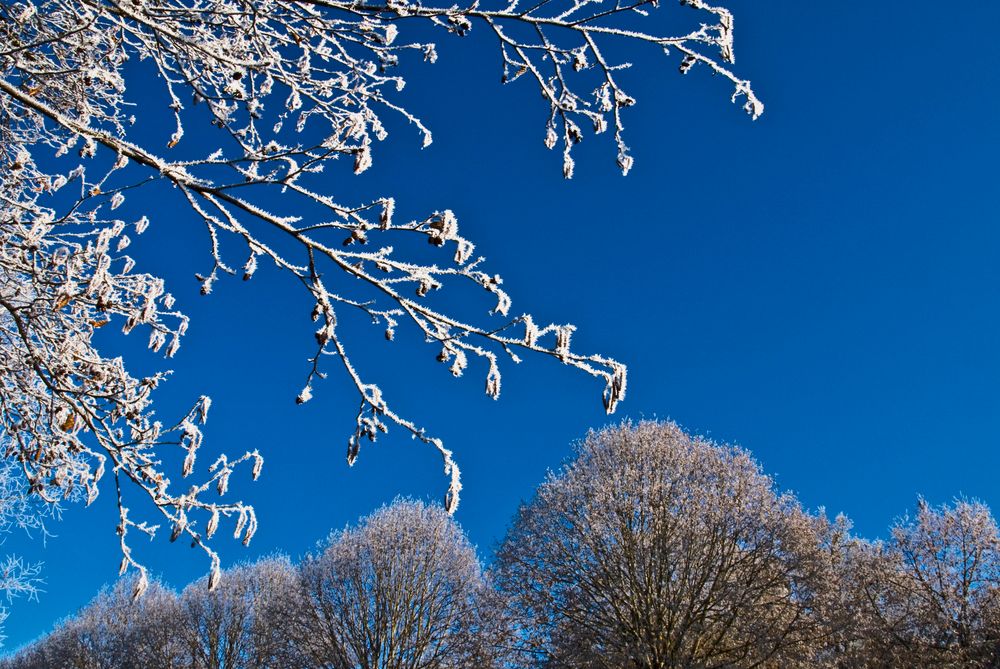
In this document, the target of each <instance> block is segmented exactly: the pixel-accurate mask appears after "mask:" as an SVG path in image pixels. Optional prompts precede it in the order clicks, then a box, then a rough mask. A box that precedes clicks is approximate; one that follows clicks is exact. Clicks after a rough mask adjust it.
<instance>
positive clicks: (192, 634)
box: [180, 558, 301, 669]
mask: <svg viewBox="0 0 1000 669" xmlns="http://www.w3.org/2000/svg"><path fill="white" fill-rule="evenodd" d="M206 581H207V579H206V578H203V579H201V580H200V581H196V582H195V583H192V584H191V585H189V586H188V587H187V588H185V589H184V592H182V593H181V597H180V609H181V614H180V615H181V619H182V621H183V622H182V623H181V627H182V638H183V639H184V640H185V642H186V644H187V648H188V653H189V656H190V661H191V663H190V665H189V666H190V667H191V669H255V668H257V667H293V666H296V665H297V664H298V665H299V666H301V663H297V662H295V661H294V659H293V657H292V654H293V653H294V652H295V651H294V645H295V642H294V641H293V640H292V639H291V637H290V636H289V634H290V628H289V625H288V621H289V620H291V618H292V617H293V616H294V615H295V613H296V610H295V606H294V603H295V602H297V598H296V597H295V595H296V593H297V591H298V579H297V575H296V572H295V569H294V568H293V567H292V565H291V563H290V562H289V561H288V559H287V558H265V559H262V560H259V561H258V562H255V563H253V564H248V565H242V566H239V567H235V568H233V569H229V570H227V571H226V572H225V574H224V577H223V578H222V580H221V581H220V584H219V586H218V587H217V588H215V589H213V590H211V591H210V590H209V589H208V588H207V587H206Z"/></svg>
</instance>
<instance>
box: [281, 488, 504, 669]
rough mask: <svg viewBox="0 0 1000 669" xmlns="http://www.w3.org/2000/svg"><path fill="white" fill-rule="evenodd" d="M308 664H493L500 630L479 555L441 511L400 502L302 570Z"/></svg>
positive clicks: (415, 667)
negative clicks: (478, 558) (477, 556)
mask: <svg viewBox="0 0 1000 669" xmlns="http://www.w3.org/2000/svg"><path fill="white" fill-rule="evenodd" d="M300 572H301V579H302V581H301V582H302V591H303V594H304V598H305V616H304V621H303V627H302V629H301V631H299V632H298V633H296V635H295V637H296V641H297V644H299V646H300V650H301V651H302V652H304V653H305V654H306V656H307V659H308V662H307V664H308V665H309V666H313V667H330V668H331V669H333V668H335V669H348V668H353V667H359V668H360V667H380V668H381V669H404V668H405V669H458V668H460V667H473V666H474V667H483V668H484V669H488V668H489V667H494V666H498V662H499V658H501V657H502V656H503V655H504V653H505V650H504V645H505V644H504V641H506V637H505V635H506V630H505V628H504V625H503V617H502V616H499V617H498V616H496V615H495V614H497V613H499V611H500V609H499V607H497V606H496V598H495V596H494V594H493V593H492V591H491V590H490V588H489V587H488V584H487V583H486V581H485V580H484V579H483V575H482V571H481V569H480V566H479V561H478V560H477V558H476V553H475V550H473V548H472V546H470V545H469V542H468V540H467V539H466V538H465V535H464V534H463V533H462V531H461V529H459V527H458V525H456V524H455V522H454V521H453V520H452V519H451V518H450V517H449V516H448V515H447V514H446V513H445V512H444V511H443V510H442V509H441V508H439V507H435V506H428V505H425V504H423V503H421V502H408V501H397V502H396V503H394V504H393V505H391V506H388V507H384V508H382V509H381V510H379V511H377V512H375V513H374V514H372V515H371V516H369V517H367V518H366V519H364V520H363V521H362V523H361V525H360V526H359V527H357V528H354V529H347V530H344V531H342V532H339V533H336V534H333V535H332V536H331V537H330V539H329V541H328V543H327V545H326V547H325V549H324V550H323V551H322V552H321V553H319V554H317V555H313V556H310V557H309V558H307V559H306V560H305V561H304V562H303V563H302V565H301V567H300Z"/></svg>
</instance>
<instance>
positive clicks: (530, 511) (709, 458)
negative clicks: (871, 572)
mask: <svg viewBox="0 0 1000 669" xmlns="http://www.w3.org/2000/svg"><path fill="white" fill-rule="evenodd" d="M824 533H825V531H824V523H822V522H818V521H817V519H814V518H811V517H810V516H808V515H807V514H805V513H803V512H802V510H801V509H800V508H799V507H798V505H797V503H796V502H795V501H794V500H793V499H792V498H791V497H790V496H788V495H778V494H776V493H775V492H774V491H773V484H772V481H771V480H770V479H769V478H768V477H767V476H765V475H764V474H762V473H761V472H760V469H759V467H758V465H757V463H756V462H754V461H753V459H752V458H751V457H750V456H749V454H747V453H746V452H745V451H742V450H740V449H738V448H731V447H725V446H716V445H714V444H712V443H710V442H707V441H704V440H701V439H699V438H695V437H690V436H688V435H686V434H685V433H684V432H682V431H681V430H680V428H678V427H677V426H676V425H674V424H672V423H662V424H661V423H642V424H639V425H637V426H635V427H633V426H631V425H624V426H621V427H615V428H609V429H607V430H604V431H602V432H599V433H593V434H591V435H590V436H589V437H588V438H587V439H586V441H584V442H583V443H582V444H581V445H580V447H579V451H578V456H577V458H576V459H575V460H574V461H573V462H572V463H570V464H569V465H567V466H566V467H565V468H564V469H563V470H562V471H561V472H560V473H558V474H554V475H552V476H551V477H550V478H549V479H548V480H547V481H546V482H545V483H544V484H543V485H542V486H541V487H540V488H539V490H538V493H537V496H536V497H535V498H534V499H533V500H532V501H531V502H529V503H528V504H526V505H525V506H523V507H522V509H521V511H520V512H519V514H518V516H517V518H516V520H515V523H514V526H513V527H512V529H511V530H510V532H509V534H508V536H507V538H506V540H505V541H504V543H503V544H502V546H501V548H500V550H499V553H498V557H497V575H498V584H499V586H500V587H501V589H502V590H504V591H505V592H506V593H507V594H508V596H509V597H510V598H511V599H512V601H513V602H514V603H515V608H516V610H517V611H518V614H519V616H520V620H519V624H520V628H521V630H522V639H521V643H522V647H523V649H524V651H525V657H526V658H530V661H529V663H531V664H532V665H533V666H535V664H537V666H545V667H548V666H559V667H563V666H567V667H569V666H571V667H594V668H597V667H602V668H607V669H611V668H612V667H625V666H629V667H637V668H642V669H660V668H666V667H756V666H782V667H795V666H802V667H807V666H815V665H814V664H813V663H812V662H811V653H812V649H813V645H814V642H815V640H816V639H817V638H818V637H819V636H821V634H822V631H821V630H819V629H818V627H817V625H816V621H815V620H814V618H813V616H812V615H811V613H810V612H811V611H814V610H816V609H817V608H818V607H819V606H820V605H821V604H822V598H823V596H824V593H823V581H824V579H825V575H826V573H827V571H828V569H827V565H828V564H829V560H828V559H827V558H826V557H825V553H824V545H825V544H826V542H825V539H824Z"/></svg>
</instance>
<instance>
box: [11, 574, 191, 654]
mask: <svg viewBox="0 0 1000 669" xmlns="http://www.w3.org/2000/svg"><path fill="white" fill-rule="evenodd" d="M137 578H138V577H135V578H130V579H123V580H121V581H119V582H118V583H117V584H115V586H114V587H112V588H110V589H106V590H104V591H103V592H101V594H99V595H98V596H97V597H96V598H95V599H94V600H93V601H92V602H91V603H90V604H88V605H87V606H86V607H84V608H83V609H82V610H81V611H80V612H79V613H77V614H76V616H74V617H71V618H69V619H67V620H65V621H63V622H62V623H61V624H59V625H58V626H57V627H56V629H55V630H54V631H53V632H52V633H50V634H49V635H48V636H46V637H44V638H42V639H41V640H39V641H37V642H35V643H34V644H32V645H30V646H28V647H27V648H24V649H23V650H21V651H19V652H18V653H17V654H16V655H15V656H14V657H13V658H10V659H9V660H8V661H7V664H6V665H5V667H9V669H42V668H43V667H44V668H45V669H182V668H183V669H186V668H187V667H188V666H189V664H188V662H187V659H186V655H185V650H186V649H185V648H184V646H183V644H182V643H181V642H180V640H179V627H178V624H177V622H178V618H179V613H180V609H179V607H178V604H177V598H176V596H175V595H174V593H173V592H172V591H170V590H168V589H166V588H164V587H163V586H162V585H160V584H159V582H157V581H155V580H151V581H150V582H149V583H147V586H146V592H145V595H144V596H143V597H142V598H140V599H138V600H137V599H136V598H135V597H134V596H133V592H134V590H135V583H134V581H135V580H136V579H137Z"/></svg>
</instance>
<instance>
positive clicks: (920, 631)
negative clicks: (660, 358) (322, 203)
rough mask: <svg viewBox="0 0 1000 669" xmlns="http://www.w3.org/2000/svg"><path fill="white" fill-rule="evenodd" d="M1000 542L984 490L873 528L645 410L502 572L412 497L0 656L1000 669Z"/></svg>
mask: <svg viewBox="0 0 1000 669" xmlns="http://www.w3.org/2000/svg"><path fill="white" fill-rule="evenodd" d="M998 556H1000V540H998V531H997V525H996V522H995V521H994V519H993V517H992V516H991V514H990V512H989V510H988V509H987V508H986V507H985V506H984V505H982V504H979V503H976V502H970V501H965V500H958V501H956V502H955V503H954V504H952V505H945V506H942V507H938V508H932V507H930V506H928V505H926V504H924V503H922V502H921V503H920V504H919V505H918V510H917V512H916V515H915V516H914V517H905V518H902V519H900V520H898V521H897V522H896V524H895V525H894V526H893V527H892V528H891V531H890V535H889V537H888V538H887V539H886V540H885V541H880V542H869V541H865V540H863V539H861V538H858V537H856V536H854V535H853V534H852V533H851V527H850V524H849V522H848V521H847V520H846V519H845V518H843V517H837V518H835V519H830V518H828V517H826V516H825V514H823V513H822V512H821V513H818V514H816V513H810V512H808V511H806V510H805V509H803V508H802V506H801V505H800V504H799V502H798V501H797V500H796V499H795V498H794V496H792V495H790V494H788V493H780V492H778V491H776V489H775V486H774V483H773V481H772V480H771V479H770V478H769V477H768V476H766V475H765V474H763V473H762V472H761V470H760V467H759V465H758V464H757V463H756V462H755V461H754V460H753V458H752V457H751V456H750V455H749V454H748V453H747V452H746V451H744V450H741V449H739V448H735V447H731V446H719V445H716V444H712V443H710V442H708V441H705V440H703V439H700V438H697V437H691V436H689V435H686V434H685V433H684V432H682V431H681V430H680V428H678V427H677V426H676V425H674V424H672V423H654V422H646V423H642V424H639V425H637V426H632V425H623V426H620V427H615V428H610V429H607V430H604V431H602V432H598V433H593V434H591V435H590V436H589V437H588V438H587V439H586V440H585V441H584V442H583V443H581V444H580V445H579V447H578V450H577V453H576V458H575V459H574V460H573V461H572V462H570V463H569V464H567V465H566V466H565V467H564V468H563V469H562V470H561V471H560V472H559V473H556V474H552V475H550V476H549V477H548V479H547V480H546V481H545V482H544V483H543V484H542V485H541V486H540V487H539V489H538V492H537V494H536V495H535V497H534V499H532V500H531V501H530V502H528V503H526V504H524V505H523V506H522V507H521V509H520V510H519V512H518V514H517V516H516V518H515V519H514V522H513V524H512V527H511V529H510V530H509V532H508V534H507V537H506V538H505V540H504V541H503V543H502V544H501V545H500V547H499V549H498V551H497V553H496V556H495V559H494V561H493V564H492V566H491V567H490V569H489V570H486V569H484V568H483V567H482V565H481V564H480V562H479V560H478V558H477V556H476V553H475V550H474V549H473V547H472V546H471V545H470V544H469V542H468V540H467V539H466V537H465V535H464V534H463V532H462V531H461V529H460V528H459V527H458V526H457V525H456V524H455V522H454V521H453V520H452V519H451V518H450V517H449V516H448V515H447V514H446V513H444V512H443V511H442V510H441V509H439V508H437V507H433V506H427V505H424V504H422V503H420V502H412V501H400V502H396V503H394V504H393V505H391V506H388V507H386V508H383V509H381V510H379V511H377V512H376V513H374V514H373V515H371V516H369V517H367V518H366V519H364V520H363V521H362V522H361V523H360V524H359V525H358V526H357V527H355V528H351V529H347V530H344V531H342V532H338V533H335V534H333V535H331V537H330V538H329V540H328V541H327V542H326V544H324V546H323V547H322V548H321V549H319V550H317V552H316V553H315V554H312V555H309V556H307V557H306V558H305V559H304V560H303V561H302V562H301V563H299V564H298V565H293V564H291V562H289V561H288V560H287V559H285V558H268V559H264V560H261V561H259V562H257V563H254V564H249V565H245V566H240V567H237V568H234V569H232V570H230V571H228V572H226V573H225V574H224V576H223V578H222V580H221V582H220V584H219V585H218V587H217V588H215V589H214V590H212V591H209V590H208V588H207V583H206V582H205V581H204V580H202V581H200V582H196V583H194V584H192V585H190V586H188V587H187V588H186V589H185V590H184V591H183V592H181V593H180V594H175V593H174V592H172V591H170V590H168V589H166V588H164V587H163V586H162V585H158V584H154V585H152V586H151V587H150V588H149V589H148V591H147V592H146V593H145V594H144V595H143V596H142V597H141V598H139V599H138V600H136V601H133V597H132V587H131V584H130V583H129V582H127V581H123V582H120V583H119V584H117V585H116V586H115V587H113V588H111V589H108V590H106V591H104V592H102V593H101V594H100V595H99V596H98V597H97V598H96V599H95V600H94V601H93V602H92V603H91V604H89V605H88V606H86V607H85V608H84V609H82V610H81V611H80V612H79V613H78V614H77V615H76V616H75V617H72V618H70V619H68V620H66V621H64V622H63V623H61V624H60V625H59V626H58V627H57V628H56V629H55V630H54V631H53V632H52V633H51V634H49V635H48V636H46V637H44V638H42V639H41V640H39V641H37V642H35V643H34V644H32V645H30V646H28V647H26V648H24V649H22V650H21V651H19V652H18V653H17V654H16V655H15V656H13V657H11V658H8V659H6V660H3V661H0V668H2V669H29V668H30V669H34V668H40V667H46V668H70V667H72V668H78V669H90V668H94V669H98V668H99V669H133V668H135V669H139V668H142V669H180V668H184V669H195V668H196V669H243V668H246V669H251V668H253V669H256V668H260V667H275V668H281V669H285V668H305V667H316V668H319V667H323V668H330V669H355V668H358V669H376V668H378V669H467V668H468V669H479V668H482V669H491V668H496V669H500V668H514V667H524V668H527V667H537V668H546V669H556V668H566V669H569V668H574V669H576V668H579V669H665V668H668V667H670V668H674V667H677V668H680V667H698V668H708V667H776V668H777V667H780V668H785V667H788V668H797V667H803V668H804V667H829V668H834V667H837V668H844V669H851V668H867V667H872V668H875V667H878V668H883V667H885V668H890V667H899V668H909V667H956V668H957V667H963V668H964V667H1000V561H998Z"/></svg>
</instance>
